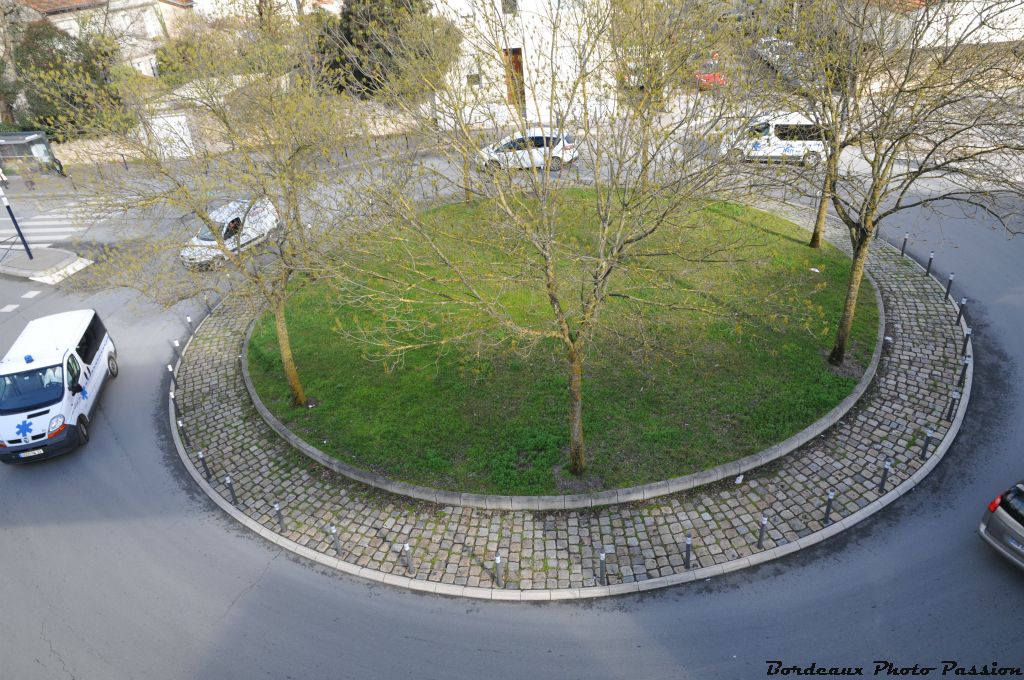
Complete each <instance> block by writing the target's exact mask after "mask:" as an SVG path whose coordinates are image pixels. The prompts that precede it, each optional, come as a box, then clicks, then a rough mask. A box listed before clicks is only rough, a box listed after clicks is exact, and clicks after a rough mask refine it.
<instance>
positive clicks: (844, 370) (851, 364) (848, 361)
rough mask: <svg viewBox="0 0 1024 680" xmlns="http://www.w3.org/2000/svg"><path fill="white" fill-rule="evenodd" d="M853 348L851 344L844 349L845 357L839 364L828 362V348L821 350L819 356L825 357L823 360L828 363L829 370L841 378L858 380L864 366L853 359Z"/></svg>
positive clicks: (862, 373) (861, 375)
mask: <svg viewBox="0 0 1024 680" xmlns="http://www.w3.org/2000/svg"><path fill="white" fill-rule="evenodd" d="M853 350H854V348H853V347H852V346H851V347H850V348H849V349H847V350H846V357H845V358H844V359H843V363H842V364H840V365H839V366H833V365H832V364H831V363H828V355H829V352H828V350H823V351H822V352H821V356H823V357H825V362H826V363H828V367H829V370H831V371H832V373H833V374H835V375H838V376H841V377H843V378H853V379H854V380H860V379H861V378H862V377H863V376H864V371H865V370H866V367H865V366H862V365H861V364H860V363H859V362H857V361H854V360H853Z"/></svg>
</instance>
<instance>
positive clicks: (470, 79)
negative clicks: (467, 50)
mask: <svg viewBox="0 0 1024 680" xmlns="http://www.w3.org/2000/svg"><path fill="white" fill-rule="evenodd" d="M466 86H467V87H480V74H479V73H470V74H469V75H468V76H466Z"/></svg>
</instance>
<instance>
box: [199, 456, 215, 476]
mask: <svg viewBox="0 0 1024 680" xmlns="http://www.w3.org/2000/svg"><path fill="white" fill-rule="evenodd" d="M196 457H197V458H199V462H200V463H202V465H203V475H204V476H205V477H206V481H210V477H212V476H213V475H211V474H210V466H209V465H207V464H206V456H205V455H203V452H202V451H200V452H199V453H197V454H196Z"/></svg>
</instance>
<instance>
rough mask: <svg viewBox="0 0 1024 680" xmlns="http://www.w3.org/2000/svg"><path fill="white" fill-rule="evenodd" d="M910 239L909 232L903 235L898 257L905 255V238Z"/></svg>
mask: <svg viewBox="0 0 1024 680" xmlns="http://www.w3.org/2000/svg"><path fill="white" fill-rule="evenodd" d="M909 239H910V234H904V235H903V245H902V246H900V257H906V255H907V240H909Z"/></svg>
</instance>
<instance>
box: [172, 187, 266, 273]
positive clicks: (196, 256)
mask: <svg viewBox="0 0 1024 680" xmlns="http://www.w3.org/2000/svg"><path fill="white" fill-rule="evenodd" d="M210 220H211V221H212V222H213V223H214V224H216V225H218V230H219V233H218V234H216V235H215V234H214V233H213V232H212V231H211V230H210V228H209V227H208V226H207V225H205V224H204V225H203V226H202V228H201V229H200V230H199V232H198V233H197V234H196V235H195V236H193V237H192V240H190V241H189V244H188V245H187V246H185V247H184V248H183V249H182V251H181V261H182V263H183V264H184V265H185V266H186V267H189V268H194V269H202V268H208V267H212V266H213V265H214V264H216V263H217V262H218V261H219V260H226V259H227V258H228V253H229V252H241V251H243V250H245V249H246V248H251V247H252V246H254V245H256V244H258V243H262V242H263V241H266V240H267V237H268V236H269V235H270V232H271V231H273V230H274V229H276V228H278V227H280V226H281V224H280V222H279V220H278V218H277V210H276V209H275V208H274V205H273V204H272V203H271V202H270V201H269V200H268V199H265V198H264V199H261V200H259V201H256V202H255V203H252V204H250V202H249V201H232V202H230V203H228V204H227V205H225V206H222V207H220V208H217V209H216V210H213V211H211V212H210ZM218 239H219V240H218Z"/></svg>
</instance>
